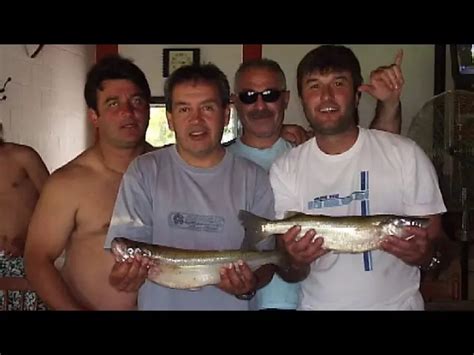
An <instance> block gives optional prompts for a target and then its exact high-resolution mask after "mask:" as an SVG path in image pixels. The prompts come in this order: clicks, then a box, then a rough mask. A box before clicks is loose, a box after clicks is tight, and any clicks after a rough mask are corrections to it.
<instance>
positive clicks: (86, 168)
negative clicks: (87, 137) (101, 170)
mask: <svg viewBox="0 0 474 355" xmlns="http://www.w3.org/2000/svg"><path fill="white" fill-rule="evenodd" d="M98 165H99V162H98V158H97V156H96V154H95V152H94V151H93V149H91V148H89V149H87V150H85V151H84V152H82V153H80V154H79V155H78V156H76V157H75V158H74V159H72V160H70V161H69V162H67V163H66V164H64V165H63V166H61V167H59V168H58V169H57V170H55V171H54V172H53V173H52V174H51V176H50V180H51V182H52V183H54V184H57V183H71V182H75V181H79V182H81V181H82V182H83V181H84V180H86V179H89V178H91V177H92V176H93V175H95V174H96V173H97V170H98Z"/></svg>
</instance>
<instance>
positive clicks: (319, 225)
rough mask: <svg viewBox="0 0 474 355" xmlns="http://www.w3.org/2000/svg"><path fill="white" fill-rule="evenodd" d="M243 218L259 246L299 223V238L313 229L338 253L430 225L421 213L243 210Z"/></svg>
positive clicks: (373, 245) (369, 246)
mask: <svg viewBox="0 0 474 355" xmlns="http://www.w3.org/2000/svg"><path fill="white" fill-rule="evenodd" d="M239 219H240V221H241V223H242V225H243V226H244V228H245V230H246V233H247V236H246V237H247V238H248V240H249V243H251V244H252V245H258V244H259V243H260V242H263V241H268V239H269V238H274V237H275V236H277V235H280V234H284V233H285V232H286V231H288V229H290V228H291V227H293V226H295V225H299V226H301V231H300V232H299V234H298V235H297V237H296V240H299V239H301V238H302V237H303V236H304V234H305V233H306V232H307V231H309V230H310V229H314V230H315V231H316V234H317V235H316V236H315V238H314V239H316V238H317V237H322V238H323V240H324V242H323V246H322V247H323V248H325V249H329V250H332V251H334V252H336V253H362V252H365V251H369V250H374V249H379V248H380V243H381V241H382V240H383V239H384V238H385V236H387V235H393V236H397V237H400V238H405V239H410V238H412V237H413V235H410V234H408V233H407V232H406V231H405V230H404V228H405V227H410V226H415V227H420V228H426V227H428V225H429V219H428V218H426V217H418V216H397V215H390V214H379V215H372V216H338V217H334V216H326V215H310V214H305V213H300V212H287V213H286V214H285V216H284V217H283V218H282V219H275V220H270V219H266V218H263V217H260V216H257V215H255V214H253V213H251V212H248V211H244V210H240V211H239ZM314 239H313V241H314Z"/></svg>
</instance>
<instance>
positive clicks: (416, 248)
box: [382, 215, 447, 268]
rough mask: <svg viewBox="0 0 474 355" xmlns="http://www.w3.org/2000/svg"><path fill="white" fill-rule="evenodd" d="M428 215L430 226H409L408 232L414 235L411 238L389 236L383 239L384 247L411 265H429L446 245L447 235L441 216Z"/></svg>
mask: <svg viewBox="0 0 474 355" xmlns="http://www.w3.org/2000/svg"><path fill="white" fill-rule="evenodd" d="M428 217H429V219H430V225H429V226H428V228H426V229H422V228H417V227H409V228H407V232H408V233H409V234H410V235H412V236H413V237H412V238H410V239H409V240H405V239H402V238H398V237H394V236H388V237H387V238H386V239H385V240H384V241H383V244H382V249H383V250H385V251H386V252H388V253H390V254H393V255H395V256H396V257H398V258H400V259H402V260H403V261H404V262H405V263H407V264H409V265H415V266H419V267H421V268H426V267H427V266H429V265H430V263H431V260H432V258H433V256H435V253H436V251H438V250H440V249H443V248H444V247H445V245H446V242H447V239H445V238H447V237H446V234H445V233H444V232H443V230H442V227H441V216H440V215H433V216H428Z"/></svg>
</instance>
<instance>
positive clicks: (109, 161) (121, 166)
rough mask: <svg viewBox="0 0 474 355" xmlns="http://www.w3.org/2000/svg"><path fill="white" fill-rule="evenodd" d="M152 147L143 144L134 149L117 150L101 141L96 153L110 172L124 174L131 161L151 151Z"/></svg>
mask: <svg viewBox="0 0 474 355" xmlns="http://www.w3.org/2000/svg"><path fill="white" fill-rule="evenodd" d="M150 147H151V146H150V145H149V144H148V143H146V142H143V143H142V144H139V145H137V146H135V147H132V148H117V147H114V146H111V145H108V144H106V143H104V142H101V141H100V140H99V142H98V143H97V145H96V151H97V153H98V155H99V156H100V159H101V160H102V163H103V164H104V166H105V167H106V168H107V169H108V170H111V171H114V172H116V173H119V174H123V173H125V171H126V170H127V168H128V165H129V164H130V163H131V161H132V160H133V159H135V158H136V157H137V156H139V155H140V154H142V153H144V152H146V151H149V150H150V149H149V148H150Z"/></svg>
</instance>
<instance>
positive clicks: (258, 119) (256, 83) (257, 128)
mask: <svg viewBox="0 0 474 355" xmlns="http://www.w3.org/2000/svg"><path fill="white" fill-rule="evenodd" d="M235 91H236V95H235V96H234V105H235V108H236V110H237V113H238V116H239V119H240V121H241V123H242V126H243V127H244V136H245V137H246V138H248V139H249V140H250V141H251V140H254V139H255V140H258V139H259V138H273V140H274V141H276V140H277V139H278V137H279V136H280V130H281V127H282V124H283V119H284V115H285V110H286V108H287V106H288V100H289V92H288V91H286V90H285V88H284V83H282V82H281V79H280V77H279V76H278V74H277V73H276V72H274V71H271V70H269V69H266V68H249V69H247V70H245V71H243V72H242V73H241V74H240V76H239V79H238V81H237V82H236V83H235ZM262 92H263V93H264V95H265V94H269V95H267V97H266V98H265V99H264V97H263V96H262V95H261V94H258V93H262ZM245 93H247V95H246V96H247V98H250V97H249V96H253V97H255V98H256V100H255V101H254V102H249V101H247V102H243V101H242V100H241V99H240V97H239V94H242V95H243V96H245ZM251 94H252V95H251ZM252 101H253V100H252Z"/></svg>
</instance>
